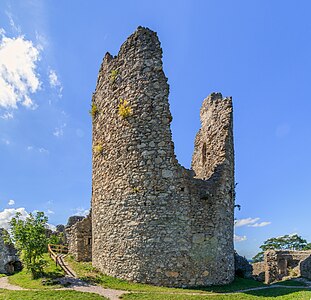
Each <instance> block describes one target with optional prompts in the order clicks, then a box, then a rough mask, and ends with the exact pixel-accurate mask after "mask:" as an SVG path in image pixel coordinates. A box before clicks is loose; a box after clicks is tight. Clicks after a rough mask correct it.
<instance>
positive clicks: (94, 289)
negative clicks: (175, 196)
mask: <svg viewBox="0 0 311 300" xmlns="http://www.w3.org/2000/svg"><path fill="white" fill-rule="evenodd" d="M299 281H303V282H305V283H306V284H308V285H307V286H285V285H277V284H275V285H270V286H263V287H257V288H250V289H245V290H238V291H234V292H228V293H187V292H185V293H178V294H180V295H200V296H215V295H220V294H221V295H232V294H236V293H243V292H244V293H245V292H250V291H258V290H265V289H273V288H287V289H310V288H311V282H310V281H305V280H299ZM60 283H61V284H70V285H69V286H68V287H64V288H59V289H55V290H56V291H64V290H74V291H77V292H84V293H95V294H98V295H101V296H104V297H106V298H108V299H110V300H119V299H120V296H121V295H123V294H126V293H130V292H128V291H120V290H113V289H105V288H103V287H101V286H98V285H91V284H88V283H86V282H85V281H82V280H80V279H77V278H72V277H63V278H60ZM0 289H6V290H14V291H21V290H23V291H27V290H30V289H24V288H22V287H19V286H16V285H13V284H10V283H9V281H8V277H2V278H0ZM43 291H44V290H43ZM49 291H51V290H50V289H49ZM133 293H140V292H138V291H137V292H133ZM158 293H159V294H176V293H170V292H158ZM158 293H157V294H158ZM143 294H144V293H143Z"/></svg>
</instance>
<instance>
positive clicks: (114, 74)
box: [110, 70, 119, 83]
mask: <svg viewBox="0 0 311 300" xmlns="http://www.w3.org/2000/svg"><path fill="white" fill-rule="evenodd" d="M118 74H119V72H118V70H112V71H111V73H110V82H111V83H114V82H115V80H116V78H117V76H118Z"/></svg>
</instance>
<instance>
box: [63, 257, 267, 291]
mask: <svg viewBox="0 0 311 300" xmlns="http://www.w3.org/2000/svg"><path fill="white" fill-rule="evenodd" d="M66 262H67V263H68V264H69V265H70V266H71V268H72V269H73V270H74V271H75V272H76V273H77V275H78V277H79V278H81V279H83V280H85V281H88V282H93V283H98V284H100V285H102V286H103V287H106V288H111V289H116V290H124V291H137V292H155V293H156V292H158V293H163V292H168V293H185V292H186V293H188V292H189V293H190V292H191V293H206V292H231V291H237V290H242V289H248V288H253V287H260V286H265V285H264V284H263V283H261V282H258V281H255V280H251V279H242V278H237V279H235V280H234V282H233V283H231V284H229V285H224V286H213V287H201V288H195V289H182V288H168V287H159V286H152V285H148V284H140V283H132V282H128V281H126V280H121V279H117V278H114V277H111V276H107V275H104V274H101V273H100V272H99V271H97V270H96V269H95V268H94V267H93V266H92V264H91V263H90V262H76V261H75V260H74V259H73V258H72V257H71V256H67V257H66Z"/></svg>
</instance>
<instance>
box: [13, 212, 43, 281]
mask: <svg viewBox="0 0 311 300" xmlns="http://www.w3.org/2000/svg"><path fill="white" fill-rule="evenodd" d="M47 221H48V218H47V217H46V216H45V215H44V213H43V212H37V213H36V214H35V215H34V214H31V213H30V214H29V216H28V217H26V219H23V218H22V217H21V214H20V213H17V214H16V216H15V217H14V218H12V220H11V221H10V223H9V224H10V229H9V231H10V241H11V242H12V243H13V244H14V246H15V248H16V249H17V250H18V253H19V255H20V259H21V261H22V263H23V265H24V267H26V269H27V270H28V271H30V272H31V274H32V276H33V278H38V277H40V276H41V275H42V273H43V267H44V265H45V264H46V261H45V260H44V259H43V254H44V253H45V252H46V249H47V243H48V240H47V237H46V234H45V231H46V227H47Z"/></svg>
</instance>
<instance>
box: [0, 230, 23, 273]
mask: <svg viewBox="0 0 311 300" xmlns="http://www.w3.org/2000/svg"><path fill="white" fill-rule="evenodd" d="M3 234H4V229H2V228H0V274H1V273H2V274H11V273H13V272H14V271H15V270H20V269H21V263H20V260H19V258H18V256H17V251H16V249H15V248H14V247H13V245H7V244H5V243H4V241H3Z"/></svg>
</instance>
